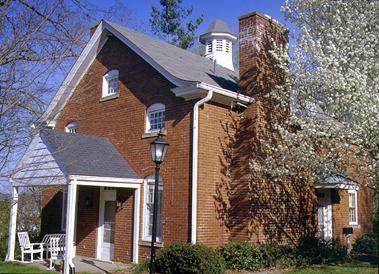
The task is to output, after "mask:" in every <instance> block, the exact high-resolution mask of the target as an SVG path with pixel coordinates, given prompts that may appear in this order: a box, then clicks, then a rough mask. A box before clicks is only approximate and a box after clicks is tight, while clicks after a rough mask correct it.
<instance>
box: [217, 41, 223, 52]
mask: <svg viewBox="0 0 379 274" xmlns="http://www.w3.org/2000/svg"><path fill="white" fill-rule="evenodd" d="M216 51H222V40H216Z"/></svg>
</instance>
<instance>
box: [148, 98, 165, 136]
mask: <svg viewBox="0 0 379 274" xmlns="http://www.w3.org/2000/svg"><path fill="white" fill-rule="evenodd" d="M165 112H166V111H165V105H163V104H160V103H158V104H154V105H151V106H150V107H149V108H148V109H147V111H146V132H156V131H159V130H161V129H163V128H164V126H165Z"/></svg>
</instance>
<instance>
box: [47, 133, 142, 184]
mask: <svg viewBox="0 0 379 274" xmlns="http://www.w3.org/2000/svg"><path fill="white" fill-rule="evenodd" d="M40 136H41V138H42V140H43V141H44V143H45V144H46V146H47V147H48V148H49V150H51V151H50V152H51V153H52V155H53V157H54V158H55V159H56V161H57V162H58V164H59V165H60V166H61V168H62V169H63V170H62V171H63V172H64V173H66V174H67V175H84V176H98V177H116V178H132V179H139V178H140V177H139V176H138V175H137V173H136V172H135V171H134V170H133V169H132V167H131V166H130V165H129V163H128V162H127V161H126V160H125V159H124V158H123V157H122V156H121V154H120V153H119V152H118V151H117V149H116V148H115V147H114V146H113V145H112V143H111V142H110V141H109V140H108V139H106V138H103V137H95V136H88V135H83V134H70V133H65V132H60V131H56V130H41V132H40Z"/></svg>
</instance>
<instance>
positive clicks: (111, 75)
mask: <svg viewBox="0 0 379 274" xmlns="http://www.w3.org/2000/svg"><path fill="white" fill-rule="evenodd" d="M118 78H119V72H118V70H117V69H113V70H111V71H109V72H108V73H107V74H105V75H104V76H103V92H102V97H103V98H104V97H110V96H117V95H118V93H119V90H120V87H119V83H118ZM112 80H117V90H116V91H115V92H113V93H109V82H110V81H112Z"/></svg>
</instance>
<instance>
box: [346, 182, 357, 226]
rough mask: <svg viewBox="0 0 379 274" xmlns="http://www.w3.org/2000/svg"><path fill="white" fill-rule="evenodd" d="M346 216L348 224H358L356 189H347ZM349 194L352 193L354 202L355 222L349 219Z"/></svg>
mask: <svg viewBox="0 0 379 274" xmlns="http://www.w3.org/2000/svg"><path fill="white" fill-rule="evenodd" d="M347 192H348V201H347V202H348V212H349V215H348V218H349V225H358V194H357V191H356V190H353V189H349V190H348V191H347ZM350 194H353V195H354V203H355V222H351V221H350Z"/></svg>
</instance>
